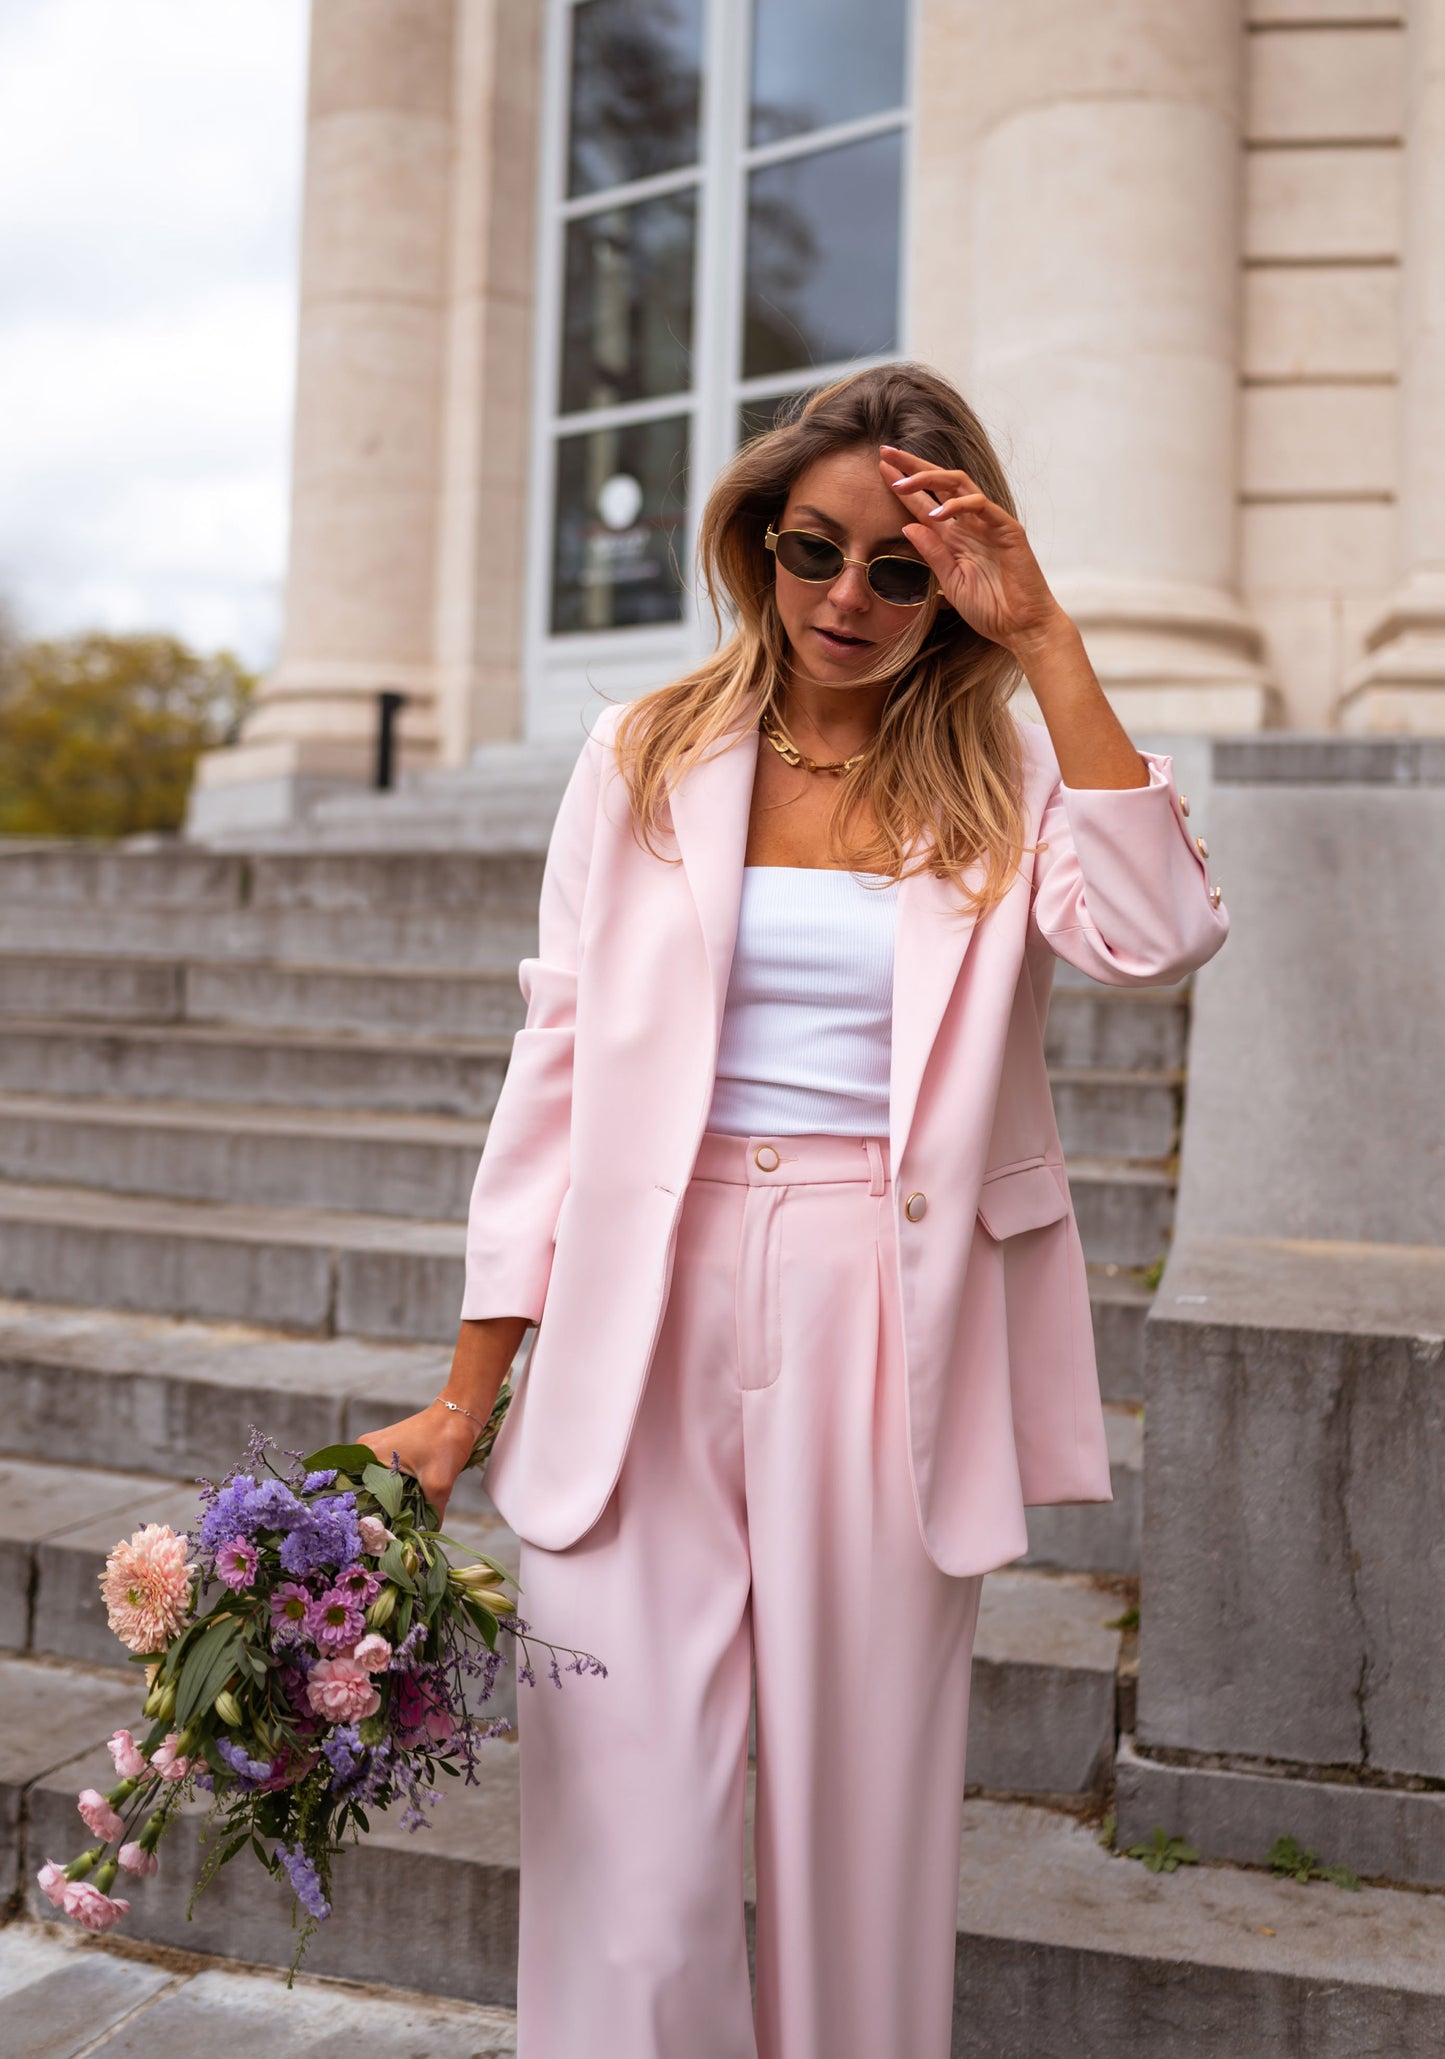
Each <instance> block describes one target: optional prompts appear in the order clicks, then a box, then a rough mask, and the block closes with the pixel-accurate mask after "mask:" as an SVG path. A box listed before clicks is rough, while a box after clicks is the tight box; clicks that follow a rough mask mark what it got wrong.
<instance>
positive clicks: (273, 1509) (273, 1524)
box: [246, 1480, 308, 1532]
mask: <svg viewBox="0 0 1445 2059" xmlns="http://www.w3.org/2000/svg"><path fill="white" fill-rule="evenodd" d="M246 1513H247V1515H248V1516H249V1517H250V1527H251V1530H252V1531H253V1532H255V1531H257V1530H283V1531H292V1530H295V1529H297V1528H299V1526H300V1525H301V1524H302V1523H304V1522H305V1521H306V1518H307V1515H308V1510H307V1507H306V1504H305V1502H303V1501H298V1500H297V1499H296V1496H295V1495H294V1494H293V1493H292V1492H291V1489H290V1488H289V1487H288V1486H287V1485H286V1482H285V1481H284V1480H263V1481H262V1482H261V1485H260V1486H259V1487H253V1488H252V1489H251V1492H250V1493H249V1494H248V1495H247V1496H246Z"/></svg>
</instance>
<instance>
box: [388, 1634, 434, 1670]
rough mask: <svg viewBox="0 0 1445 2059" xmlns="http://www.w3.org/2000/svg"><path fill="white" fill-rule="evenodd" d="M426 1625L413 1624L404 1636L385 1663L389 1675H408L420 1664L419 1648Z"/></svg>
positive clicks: (423, 1640)
mask: <svg viewBox="0 0 1445 2059" xmlns="http://www.w3.org/2000/svg"><path fill="white" fill-rule="evenodd" d="M426 1628H427V1626H426V1624H425V1623H413V1624H412V1626H411V1628H410V1630H408V1631H407V1633H406V1636H405V1637H404V1638H403V1639H402V1640H401V1643H400V1644H399V1645H398V1646H397V1647H396V1650H395V1651H394V1652H393V1653H392V1655H391V1657H390V1659H389V1660H388V1661H387V1671H388V1672H389V1673H410V1671H411V1670H412V1668H413V1667H414V1666H419V1665H420V1664H421V1647H422V1645H423V1643H424V1642H425V1640H426Z"/></svg>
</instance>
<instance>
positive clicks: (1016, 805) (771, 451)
mask: <svg viewBox="0 0 1445 2059" xmlns="http://www.w3.org/2000/svg"><path fill="white" fill-rule="evenodd" d="M880 443H891V444H895V445H897V446H899V447H900V448H902V449H904V450H908V451H911V452H914V453H916V454H917V455H918V456H919V457H922V458H927V459H929V460H930V461H931V462H932V463H934V464H938V465H946V466H951V467H957V468H962V469H963V470H964V471H966V472H968V474H969V475H970V477H972V478H973V479H975V480H976V481H977V482H978V485H979V486H980V488H981V489H982V490H983V492H984V493H986V494H987V495H988V497H989V499H990V500H992V501H994V502H996V503H997V504H998V506H999V507H1001V508H1005V509H1007V511H1008V512H1009V513H1010V514H1015V513H1016V510H1015V508H1014V504H1013V499H1012V496H1011V494H1010V492H1009V486H1008V481H1007V480H1006V479H1005V477H1004V472H1003V467H1002V465H1001V464H1000V462H999V459H998V456H997V454H996V452H995V451H994V448H993V445H992V444H991V442H990V441H989V438H988V435H987V432H986V431H985V429H984V427H983V425H982V423H981V422H980V421H979V419H978V416H977V415H976V414H975V413H974V412H973V410H972V408H971V407H969V405H968V403H967V401H965V400H964V398H963V396H962V395H961V394H960V393H959V392H958V390H957V388H956V387H954V386H952V385H950V383H949V382H948V380H947V379H945V378H943V377H942V376H941V375H940V374H939V373H937V372H934V371H932V370H930V369H929V368H928V367H927V366H926V365H921V364H918V363H916V362H912V361H907V360H904V361H898V362H894V363H891V364H886V365H876V366H872V367H870V368H869V369H867V370H866V371H861V372H855V373H853V374H851V375H849V376H848V377H846V378H842V379H837V380H835V381H833V382H832V384H830V385H827V386H824V387H821V388H819V389H818V390H816V391H815V392H813V393H812V394H811V395H808V396H802V395H800V396H798V398H797V399H796V400H795V401H794V402H793V403H791V404H790V405H789V406H788V407H787V409H786V412H785V413H784V414H783V415H782V417H781V419H779V420H778V421H777V423H776V425H775V426H774V427H773V428H771V429H768V430H765V431H764V432H763V433H762V434H761V435H757V436H754V437H752V438H751V439H750V440H749V441H748V442H747V443H745V444H744V445H743V446H742V447H741V449H740V450H739V451H738V452H737V454H736V456H735V457H734V458H733V459H732V460H731V462H730V463H729V464H728V465H726V466H725V467H724V469H723V471H722V472H721V473H720V474H719V475H718V478H717V480H716V482H715V483H714V485H713V487H712V490H711V492H710V493H709V495H708V498H707V504H706V507H705V508H704V510H703V516H702V523H701V527H700V530H699V533H698V541H697V566H698V574H699V577H700V580H701V583H702V587H703V590H704V592H705V593H706V595H707V598H708V601H709V603H710V604H711V607H712V612H713V617H714V620H715V621H716V624H717V635H718V638H719V640H720V648H719V649H718V650H717V651H715V652H714V653H713V655H712V656H711V657H708V658H706V659H704V661H703V662H702V663H701V664H700V665H697V666H695V667H694V669H693V670H692V671H690V672H688V673H685V674H684V675H683V676H682V677H681V678H680V679H675V680H673V681H671V682H670V683H669V684H668V685H666V686H661V687H657V688H655V689H654V690H653V691H651V692H649V693H645V694H643V695H641V696H640V697H639V698H638V699H637V700H635V701H633V702H631V703H629V704H628V706H627V707H626V708H625V709H624V710H623V713H622V715H621V716H620V717H619V719H618V723H617V730H616V748H617V756H618V765H619V769H620V771H621V773H622V776H623V779H624V781H625V783H626V786H627V790H628V793H629V796H630V800H631V805H632V813H633V827H634V834H638V835H640V837H641V840H642V842H643V844H644V845H645V847H646V848H647V849H648V850H650V851H652V852H653V855H654V856H662V855H664V854H663V853H661V852H659V851H658V850H657V849H656V846H655V844H654V843H653V837H654V835H655V834H656V832H657V831H658V830H659V829H660V827H661V815H662V809H663V806H664V804H665V801H666V797H667V794H668V793H669V792H670V790H671V788H672V787H673V786H674V785H675V784H676V782H677V781H678V780H679V779H680V778H681V777H682V776H683V774H684V773H685V772H686V771H687V769H688V768H689V767H690V766H691V765H692V764H693V763H694V762H695V761H696V760H697V759H698V758H700V757H703V756H705V755H706V754H707V752H708V750H709V749H710V747H711V746H712V745H713V744H714V743H715V742H716V741H717V740H718V739H719V738H721V737H722V736H723V735H724V734H725V733H726V732H728V731H730V730H732V729H734V728H735V727H738V726H739V725H742V724H744V723H746V724H748V725H750V726H756V725H757V723H758V721H759V719H760V718H761V716H762V714H763V711H764V710H765V709H767V708H770V707H772V706H774V704H775V696H776V694H777V690H778V687H779V685H780V684H781V683H784V682H785V681H786V679H787V674H788V667H789V663H790V657H789V651H790V646H789V643H788V638H787V635H786V632H785V631H784V628H783V623H782V618H781V616H780V615H779V612H778V606H777V601H776V598H775V595H774V590H773V576H774V575H773V562H772V558H771V555H770V553H769V552H768V551H767V550H766V548H765V546H764V543H763V537H764V532H765V531H766V529H767V527H768V525H769V523H770V522H773V521H775V520H776V519H777V518H778V517H779V516H780V514H781V512H782V509H783V507H784V505H785V503H786V501H787V498H788V495H789V492H790V491H791V489H792V486H793V483H794V481H795V480H796V479H797V478H798V477H799V476H800V474H801V473H802V472H803V471H804V470H805V468H806V467H807V466H809V465H811V464H813V463H814V462H815V461H816V460H817V459H819V458H825V457H829V456H831V455H833V454H834V453H836V452H841V451H853V450H858V449H868V450H871V451H872V452H873V454H874V455H875V456H876V455H877V446H878V445H879V444H880ZM720 595H721V596H722V597H723V598H724V599H725V600H726V601H727V603H728V604H729V606H730V608H731V611H732V614H733V616H734V622H733V626H732V630H731V634H730V635H729V636H728V637H727V640H726V642H722V641H721V639H722V637H723V627H724V625H723V617H722V612H721V609H720V608H719V604H718V603H719V596H720ZM1019 677H1020V673H1019V667H1018V664H1017V661H1016V660H1015V659H1014V658H1013V657H1012V656H1011V655H1010V654H1009V652H1007V651H1006V650H1004V649H1003V648H1002V647H1001V646H1000V645H998V644H995V643H991V642H990V641H989V640H988V639H987V638H986V637H982V636H980V635H978V634H977V633H976V632H975V631H974V630H973V629H971V628H970V627H969V625H968V623H966V622H965V621H964V620H963V618H962V616H960V615H959V614H958V613H957V611H956V610H955V609H954V608H952V607H951V606H950V605H949V604H948V603H947V602H946V601H945V600H944V599H943V597H942V594H941V593H940V591H939V587H938V584H937V581H936V580H935V581H933V582H932V585H931V591H930V594H929V598H928V599H927V600H926V601H925V602H924V603H923V605H922V606H921V607H919V608H916V609H913V610H912V611H911V613H910V619H909V623H908V626H907V628H906V629H904V630H903V631H902V633H901V634H900V635H899V636H898V637H897V638H896V639H894V640H893V641H891V642H890V643H889V644H888V646H887V648H886V650H885V651H884V654H883V657H882V660H881V661H880V663H879V664H878V665H877V666H875V667H874V668H873V669H872V670H871V671H869V672H868V673H866V674H864V673H861V672H860V673H852V674H850V679H851V680H852V681H854V682H858V681H861V680H864V679H867V680H868V681H869V682H870V683H871V682H873V681H877V680H882V679H892V680H893V688H892V691H891V692H890V693H889V695H888V698H887V700H886V702H885V704H884V708H883V714H882V718H881V720H880V722H879V726H878V732H877V738H876V741H875V743H874V744H873V746H872V747H871V748H870V750H869V751H868V753H867V755H866V756H865V757H864V758H863V759H862V761H861V762H860V763H859V764H858V765H856V766H854V767H853V769H852V770H851V771H849V772H847V773H844V774H842V775H840V776H839V778H838V782H837V784H838V789H839V791H838V797H837V801H836V804H835V807H834V811H833V815H832V817H831V819H830V823H829V840H830V844H831V846H832V848H833V849H834V851H835V852H836V853H837V854H838V855H839V856H840V857H842V858H845V859H846V860H847V861H848V863H849V865H850V866H851V867H852V868H853V869H856V870H859V871H869V872H878V873H883V874H885V875H886V876H887V877H888V878H889V879H901V878H903V877H904V876H905V874H906V872H908V871H916V870H924V869H926V870H928V871H931V872H933V873H934V874H936V875H937V876H938V877H939V878H940V879H944V880H958V881H959V883H960V886H961V888H962V892H963V896H964V906H965V907H971V908H972V909H973V910H974V912H975V914H976V915H977V916H982V915H983V914H985V913H986V912H987V910H988V909H989V908H990V907H992V906H993V904H994V902H995V901H997V900H999V899H1001V898H1002V896H1003V894H1004V892H1005V891H1006V889H1007V887H1008V885H1009V881H1010V876H1011V873H1012V870H1013V868H1014V867H1015V866H1016V864H1017V862H1018V859H1019V857H1020V855H1021V853H1022V850H1023V848H1024V846H1023V808H1022V769H1021V765H1020V751H1019V741H1018V735H1017V730H1016V725H1015V720H1014V717H1013V716H1012V715H1011V714H1010V712H1009V705H1008V704H1009V699H1010V696H1011V695H1012V693H1013V692H1014V689H1015V687H1016V686H1017V684H1018V681H1019ZM864 802H866V803H868V804H869V805H871V810H872V816H873V820H874V821H875V822H876V824H877V825H878V826H877V831H876V834H874V835H872V836H868V837H865V838H863V839H861V840H859V841H858V842H856V843H850V842H849V841H848V840H847V836H846V825H847V823H848V820H849V818H850V817H851V816H852V815H853V814H854V813H855V811H857V810H858V809H859V807H860V804H862V803H864ZM915 837H919V838H921V839H922V848H921V855H920V857H919V861H918V863H917V865H914V866H906V865H905V859H906V856H907V853H908V848H909V846H910V845H911V844H912V842H913V840H914V838H915ZM980 857H982V858H983V859H984V860H985V869H984V877H983V882H982V885H981V886H980V887H979V888H978V890H977V891H976V892H975V891H973V890H972V889H971V888H970V887H968V886H967V885H966V884H964V883H963V882H962V881H961V880H960V875H961V874H962V872H963V871H964V869H965V868H966V867H967V866H969V865H971V864H973V862H974V861H975V860H976V859H978V858H980Z"/></svg>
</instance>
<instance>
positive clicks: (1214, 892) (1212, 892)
mask: <svg viewBox="0 0 1445 2059" xmlns="http://www.w3.org/2000/svg"><path fill="white" fill-rule="evenodd" d="M1223 895H1224V888H1223V887H1220V886H1213V887H1211V888H1210V889H1209V898H1210V901H1211V903H1212V904H1213V905H1214V907H1216V908H1217V907H1218V906H1219V903H1220V901H1221V899H1222V898H1223Z"/></svg>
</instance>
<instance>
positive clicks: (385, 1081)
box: [0, 1018, 511, 1116]
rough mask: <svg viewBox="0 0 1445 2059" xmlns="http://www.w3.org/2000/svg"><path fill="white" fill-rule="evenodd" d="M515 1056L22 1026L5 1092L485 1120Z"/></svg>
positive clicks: (2, 1050)
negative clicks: (389, 1111)
mask: <svg viewBox="0 0 1445 2059" xmlns="http://www.w3.org/2000/svg"><path fill="white" fill-rule="evenodd" d="M510 1050H511V1039H510V1037H475V1038H470V1039H465V1040H463V1039H460V1038H454V1039H444V1038H431V1039H427V1040H425V1041H423V1040H422V1039H420V1038H414V1039H399V1038H395V1037H381V1036H376V1037H362V1036H346V1035H342V1034H330V1035H328V1034H327V1033H326V1032H325V1031H308V1030H300V1029H287V1030H279V1029H265V1030H263V1029H251V1030H246V1029H231V1028H227V1027H217V1026H212V1025H208V1024H196V1023H167V1024H151V1023H133V1022H127V1023H115V1024H106V1025H101V1024H98V1023H85V1022H66V1021H62V1020H55V1019H50V1020H46V1019H44V1018H40V1019H32V1018H12V1019H11V1020H9V1021H7V1022H6V1024H5V1025H4V1030H3V1034H0V1092H8V1093H27V1094H48V1095H53V1096H61V1095H104V1096H108V1097H114V1098H120V1099H124V1100H184V1101H225V1102H246V1103H255V1104H257V1105H260V1106H266V1107H272V1108H374V1109H395V1110H398V1111H406V1112H408V1113H415V1114H432V1115H466V1116H486V1115H490V1113H491V1111H492V1108H493V1106H494V1105H495V1102H496V1098H497V1091H498V1089H499V1087H500V1086H501V1083H502V1076H503V1074H504V1073H505V1071H506V1067H507V1057H508V1054H509V1052H510Z"/></svg>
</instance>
